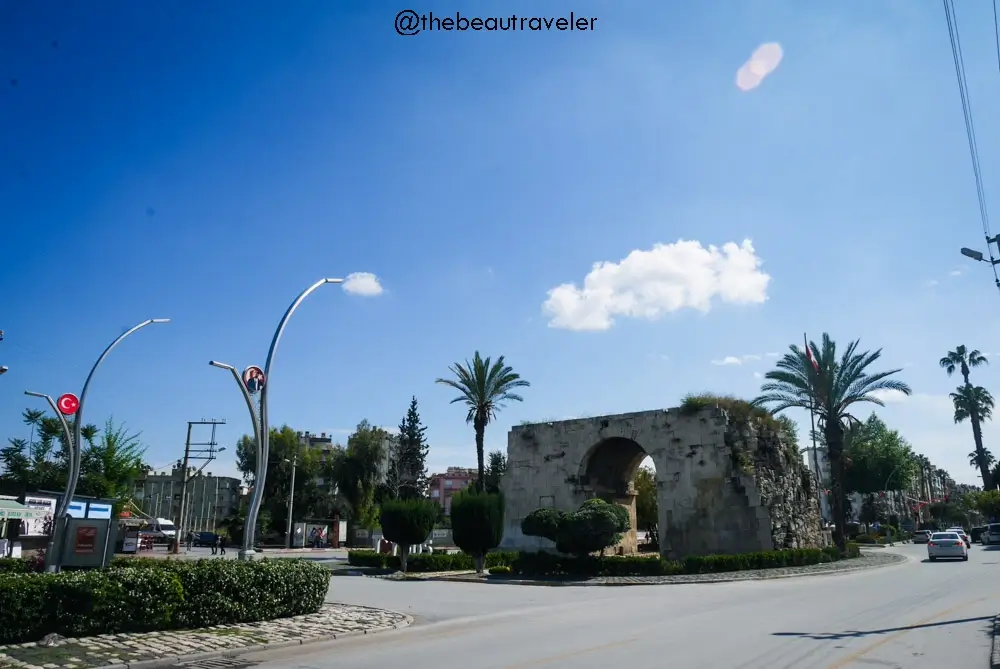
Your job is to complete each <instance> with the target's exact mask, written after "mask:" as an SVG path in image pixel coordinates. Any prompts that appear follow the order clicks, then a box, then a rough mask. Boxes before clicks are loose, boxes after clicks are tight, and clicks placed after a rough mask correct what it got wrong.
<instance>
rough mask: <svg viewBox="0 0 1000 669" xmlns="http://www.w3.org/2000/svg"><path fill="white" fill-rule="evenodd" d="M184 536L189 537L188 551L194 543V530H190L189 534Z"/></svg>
mask: <svg viewBox="0 0 1000 669" xmlns="http://www.w3.org/2000/svg"><path fill="white" fill-rule="evenodd" d="M184 538H185V539H187V549H188V551H190V550H191V544H193V543H194V532H188V533H187V536H186V537H184Z"/></svg>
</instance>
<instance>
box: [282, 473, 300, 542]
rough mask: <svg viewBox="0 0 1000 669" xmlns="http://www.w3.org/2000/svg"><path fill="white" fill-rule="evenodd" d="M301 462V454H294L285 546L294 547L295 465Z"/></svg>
mask: <svg viewBox="0 0 1000 669" xmlns="http://www.w3.org/2000/svg"><path fill="white" fill-rule="evenodd" d="M298 464H299V454H298V453H296V454H295V455H294V456H292V487H291V488H290V489H289V490H288V526H287V527H286V528H285V548H291V547H292V503H293V502H294V501H295V467H296V465H298Z"/></svg>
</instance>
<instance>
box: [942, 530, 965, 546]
mask: <svg viewBox="0 0 1000 669" xmlns="http://www.w3.org/2000/svg"><path fill="white" fill-rule="evenodd" d="M945 532H954V533H955V534H957V535H959V536H960V537H962V541H964V542H965V547H966V548H972V539H970V538H969V535H968V533H967V532H966V531H965V530H964V529H962V528H961V527H949V528H948V529H947V530H945Z"/></svg>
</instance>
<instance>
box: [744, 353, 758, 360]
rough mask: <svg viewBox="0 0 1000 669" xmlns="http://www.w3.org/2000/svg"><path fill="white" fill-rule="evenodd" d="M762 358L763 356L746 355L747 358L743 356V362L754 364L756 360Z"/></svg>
mask: <svg viewBox="0 0 1000 669" xmlns="http://www.w3.org/2000/svg"><path fill="white" fill-rule="evenodd" d="M761 357H762V356H759V355H754V354H751V355H745V356H743V360H744V361H746V362H753V361H755V360H760V359H761Z"/></svg>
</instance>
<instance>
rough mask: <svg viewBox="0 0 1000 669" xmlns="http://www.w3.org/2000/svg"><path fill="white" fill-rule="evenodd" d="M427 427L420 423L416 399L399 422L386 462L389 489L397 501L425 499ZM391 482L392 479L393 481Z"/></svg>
mask: <svg viewBox="0 0 1000 669" xmlns="http://www.w3.org/2000/svg"><path fill="white" fill-rule="evenodd" d="M426 432H427V428H426V427H424V425H423V424H421V422H420V414H419V412H418V411H417V398H416V397H413V398H412V399H411V400H410V408H409V409H407V411H406V416H405V417H404V418H403V420H402V421H401V422H400V423H399V437H398V438H397V441H396V444H395V449H394V450H393V453H392V457H391V458H390V463H389V478H390V480H391V482H390V487H391V488H393V492H394V493H395V495H394V496H395V497H397V498H399V499H419V498H422V497H426V496H427V451H428V450H429V446H428V445H427V438H426V436H425V434H426ZM393 479H394V480H393Z"/></svg>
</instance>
